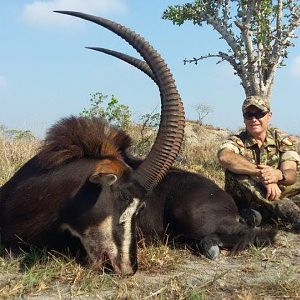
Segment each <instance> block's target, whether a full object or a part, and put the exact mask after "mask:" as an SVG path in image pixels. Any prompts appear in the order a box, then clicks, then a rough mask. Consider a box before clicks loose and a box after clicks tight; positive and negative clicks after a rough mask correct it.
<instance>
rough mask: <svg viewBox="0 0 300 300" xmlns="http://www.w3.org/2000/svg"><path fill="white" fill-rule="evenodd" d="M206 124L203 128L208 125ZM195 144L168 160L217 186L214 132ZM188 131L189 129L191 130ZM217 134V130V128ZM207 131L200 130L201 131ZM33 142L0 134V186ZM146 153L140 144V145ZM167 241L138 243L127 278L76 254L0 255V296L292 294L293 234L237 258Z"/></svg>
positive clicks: (299, 272) (295, 281)
mask: <svg viewBox="0 0 300 300" xmlns="http://www.w3.org/2000/svg"><path fill="white" fill-rule="evenodd" d="M208 129H209V128H208ZM192 130H193V132H195V137H196V139H198V140H199V143H196V140H195V141H194V143H190V144H189V139H187V140H186V141H185V146H184V147H183V150H182V153H181V161H178V162H177V163H176V164H177V166H180V167H182V168H185V169H187V170H191V171H196V172H197V171H198V172H200V173H202V174H204V175H206V176H208V177H210V178H212V179H213V180H214V181H215V182H216V183H217V184H219V185H220V186H222V185H223V181H224V179H223V171H222V169H221V168H220V167H219V165H218V163H217V159H216V156H215V153H216V150H217V148H218V145H219V143H220V140H221V137H220V135H219V134H217V135H216V137H215V138H213V139H211V138H209V135H211V134H212V133H211V131H210V130H208V131H206V130H205V128H203V127H202V128H199V127H198V128H196V129H195V128H193V129H192ZM193 132H192V133H193ZM219 133H220V132H219ZM206 135H207V136H206ZM39 144H40V142H39V141H38V140H34V139H20V140H14V141H13V140H11V141H6V140H5V139H4V138H2V137H0V185H1V184H3V183H4V182H5V181H6V180H8V179H9V178H10V177H11V176H12V175H13V174H14V172H15V171H16V170H17V169H18V168H19V167H20V166H21V165H22V164H23V163H24V162H25V161H27V160H28V159H30V157H32V156H33V155H34V154H35V153H36V151H37V149H38V146H39ZM145 151H146V149H145ZM167 242H168V241H164V242H157V241H155V242H153V243H151V244H148V245H146V244H145V243H144V242H143V241H142V242H141V243H140V245H139V252H138V259H139V271H138V272H137V274H136V275H135V276H132V277H125V278H122V277H119V276H117V275H114V274H111V273H105V272H103V273H100V274H99V272H96V271H93V270H92V269H90V268H89V267H88V266H84V265H82V264H79V263H78V262H77V260H76V258H74V257H72V256H70V255H67V254H61V253H56V252H53V251H50V252H49V251H46V250H45V249H36V248H33V249H32V250H31V251H28V252H24V253H21V254H20V255H18V256H12V255H11V254H10V253H8V252H7V251H5V250H2V254H1V255H0V298H1V299H6V298H26V299H31V298H35V299H245V300H246V299H247V300H248V299H285V298H288V299H300V268H299V265H300V239H299V236H297V235H294V234H291V233H287V232H282V233H281V234H280V235H279V239H278V241H277V243H276V246H274V247H267V248H255V247H251V248H250V249H248V250H246V251H244V252H243V253H241V254H239V255H237V256H228V255H227V254H228V253H227V252H224V251H223V252H222V254H221V257H220V258H219V259H218V260H217V261H209V260H207V259H206V258H203V257H201V256H200V257H196V256H194V255H192V254H191V252H190V251H189V250H188V249H184V248H183V249H182V247H181V249H178V248H177V249H176V247H175V248H174V247H169V246H168V243H167Z"/></svg>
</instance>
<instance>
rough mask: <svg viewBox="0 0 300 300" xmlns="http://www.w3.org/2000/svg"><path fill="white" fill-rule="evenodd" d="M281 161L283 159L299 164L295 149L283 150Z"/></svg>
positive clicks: (299, 158) (299, 157) (299, 160)
mask: <svg viewBox="0 0 300 300" xmlns="http://www.w3.org/2000/svg"><path fill="white" fill-rule="evenodd" d="M280 160H281V162H284V161H295V162H296V163H297V165H299V163H300V156H299V154H298V153H297V152H296V151H292V150H290V151H286V152H283V153H282V155H281V158H280Z"/></svg>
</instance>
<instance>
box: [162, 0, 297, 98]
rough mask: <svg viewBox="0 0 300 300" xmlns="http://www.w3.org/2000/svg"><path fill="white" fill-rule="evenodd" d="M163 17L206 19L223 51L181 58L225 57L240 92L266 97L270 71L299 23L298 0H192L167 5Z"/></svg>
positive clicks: (179, 21) (284, 54)
mask: <svg viewBox="0 0 300 300" xmlns="http://www.w3.org/2000/svg"><path fill="white" fill-rule="evenodd" d="M163 18H164V19H169V20H171V21H173V23H174V24H176V25H182V24H183V23H184V22H185V21H187V20H190V21H193V23H194V24H195V25H199V26H202V25H203V24H207V25H210V26H212V27H213V29H214V30H216V31H217V32H218V33H219V34H220V36H221V38H222V39H224V40H225V42H226V43H227V45H228V46H229V49H228V50H227V52H222V51H219V52H217V53H208V54H207V55H204V56H200V57H198V58H196V57H194V58H192V59H185V60H184V63H192V62H193V63H195V64H197V62H198V61H199V60H202V59H205V58H208V57H217V58H219V59H220V60H219V61H218V63H219V62H222V61H227V62H229V63H230V64H231V66H232V67H233V69H234V70H235V74H236V75H238V76H239V77H240V79H241V84H242V86H243V88H244V91H245V94H246V96H252V95H259V96H265V97H266V99H268V100H270V98H271V94H272V87H273V83H274V77H275V72H276V69H277V68H278V67H281V66H283V61H284V59H285V58H287V55H288V52H287V49H288V48H289V47H290V46H293V45H294V44H293V43H292V39H294V38H296V35H295V30H296V28H297V27H298V26H299V23H300V3H299V0H287V1H283V0H277V1H270V0H237V1H233V0H232V1H230V0H219V1H205V0H195V1H194V3H187V4H183V5H174V6H169V7H168V8H167V9H166V10H165V12H164V14H163Z"/></svg>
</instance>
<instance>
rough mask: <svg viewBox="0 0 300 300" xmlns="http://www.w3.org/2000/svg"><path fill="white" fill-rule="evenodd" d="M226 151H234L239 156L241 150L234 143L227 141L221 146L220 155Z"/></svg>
mask: <svg viewBox="0 0 300 300" xmlns="http://www.w3.org/2000/svg"><path fill="white" fill-rule="evenodd" d="M224 149H227V150H230V151H232V152H234V153H236V154H239V148H238V147H237V146H236V145H235V143H234V141H231V140H227V141H225V142H223V143H222V144H221V145H220V146H219V150H218V153H220V152H221V151H222V150H224Z"/></svg>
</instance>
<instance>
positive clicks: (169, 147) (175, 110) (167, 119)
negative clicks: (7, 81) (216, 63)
mask: <svg viewBox="0 0 300 300" xmlns="http://www.w3.org/2000/svg"><path fill="white" fill-rule="evenodd" d="M55 12H58V13H62V14H66V15H71V16H75V17H79V18H81V19H85V20H88V21H91V22H94V23H96V24H98V25H100V26H103V27H105V28H107V29H108V30H110V31H112V32H114V33H116V34H117V35H119V36H120V37H121V38H123V39H124V40H126V41H127V42H128V43H129V44H130V45H131V46H132V47H133V48H134V49H136V50H137V51H138V52H139V53H140V55H141V56H142V57H143V59H144V60H145V61H146V63H147V64H148V65H149V67H150V68H151V70H152V72H153V74H154V76H155V77H156V78H157V80H156V83H157V85H158V87H159V90H160V94H161V119H160V125H159V129H158V133H157V137H156V140H155V142H154V145H153V146H152V148H151V150H150V152H149V154H148V156H147V157H146V159H145V160H144V161H143V163H142V164H141V165H140V166H139V167H138V168H137V169H136V170H135V171H134V173H133V175H132V176H133V179H134V180H136V181H137V182H138V183H139V184H140V185H141V186H143V187H144V188H145V189H146V191H150V190H151V189H152V188H153V187H154V186H155V185H157V183H158V182H159V181H160V180H161V179H162V178H163V176H164V175H165V174H166V172H167V171H168V169H169V168H170V166H171V165H172V164H173V162H174V160H175V159H176V156H177V154H178V152H179V151H180V147H181V143H182V140H183V135H184V111H183V105H182V102H181V99H180V95H179V93H178V91H177V89H176V85H175V81H174V79H173V77H172V74H171V72H170V70H169V68H168V66H167V65H166V63H165V62H164V60H163V59H162V58H161V56H160V55H159V54H158V53H157V52H156V51H155V50H154V48H153V47H152V46H151V45H150V44H149V43H148V42H147V41H146V40H145V39H144V38H143V37H141V36H140V35H138V34H137V33H135V32H134V31H132V30H130V29H129V28H126V27H125V26H122V25H120V24H118V23H116V22H113V21H110V20H107V19H104V18H101V17H95V16H92V15H88V14H84V13H80V12H73V11H55Z"/></svg>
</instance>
